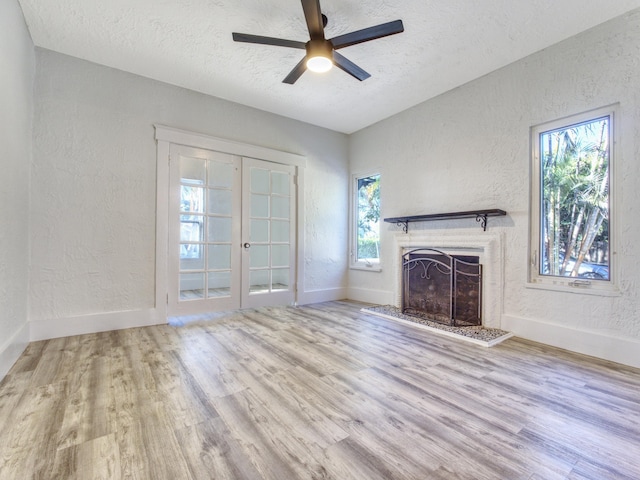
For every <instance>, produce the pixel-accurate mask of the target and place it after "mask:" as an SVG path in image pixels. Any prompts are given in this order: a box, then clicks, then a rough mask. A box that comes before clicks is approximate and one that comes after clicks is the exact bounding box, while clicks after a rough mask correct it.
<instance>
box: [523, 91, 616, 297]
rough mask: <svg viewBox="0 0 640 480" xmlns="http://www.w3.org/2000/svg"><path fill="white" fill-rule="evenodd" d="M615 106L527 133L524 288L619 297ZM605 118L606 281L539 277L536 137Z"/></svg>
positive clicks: (539, 180)
mask: <svg viewBox="0 0 640 480" xmlns="http://www.w3.org/2000/svg"><path fill="white" fill-rule="evenodd" d="M617 107H618V105H617V104H615V105H609V106H606V107H601V108H597V109H594V110H588V111H585V112H582V113H578V114H575V115H570V116H567V117H563V118H559V119H556V120H552V121H549V122H544V123H541V124H538V125H535V126H532V127H531V129H530V142H531V159H530V195H529V249H528V253H529V261H528V278H527V287H529V288H539V289H544V290H554V291H562V292H571V293H580V294H588V295H589V294H590V295H601V296H615V295H619V294H620V290H619V287H618V280H617V271H618V269H617V265H616V258H617V255H616V252H617V248H616V245H617V241H618V231H617V226H618V221H617V211H618V208H617V205H616V194H615V192H616V188H617V183H618V182H617V178H616V171H617V168H616V164H617V162H618V161H619V160H618V158H617V156H618V155H617V148H616V146H617V144H618V131H619V128H618V126H617V121H618V118H617V109H618V108H617ZM603 117H609V279H608V280H595V279H594V280H590V279H582V278H576V277H560V276H552V275H543V274H541V273H540V268H539V262H540V258H541V254H540V245H541V241H542V239H541V228H542V227H541V219H542V204H541V197H542V177H541V174H542V171H541V162H540V136H541V135H542V134H544V133H546V132H550V131H553V130H559V129H562V128H569V127H571V126H573V125H577V124H580V123H588V122H589V121H592V120H597V119H599V118H603Z"/></svg>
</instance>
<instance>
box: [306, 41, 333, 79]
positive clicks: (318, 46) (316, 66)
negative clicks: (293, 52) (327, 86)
mask: <svg viewBox="0 0 640 480" xmlns="http://www.w3.org/2000/svg"><path fill="white" fill-rule="evenodd" d="M306 48H307V68H308V69H309V70H311V71H312V72H316V73H324V72H328V71H329V70H331V67H333V54H332V52H333V45H331V43H330V42H328V41H327V40H311V41H309V42H307V45H306Z"/></svg>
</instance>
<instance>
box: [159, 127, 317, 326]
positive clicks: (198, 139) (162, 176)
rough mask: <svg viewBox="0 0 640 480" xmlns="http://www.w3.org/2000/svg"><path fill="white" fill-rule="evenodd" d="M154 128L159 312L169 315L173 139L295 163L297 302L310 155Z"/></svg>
mask: <svg viewBox="0 0 640 480" xmlns="http://www.w3.org/2000/svg"><path fill="white" fill-rule="evenodd" d="M154 128H155V140H156V143H157V150H156V154H157V158H156V160H157V170H156V279H155V280H156V281H155V287H156V294H155V303H156V308H157V309H158V314H159V316H164V318H167V295H168V291H167V288H168V284H169V281H168V280H169V278H168V262H167V258H168V257H167V256H168V254H169V250H168V243H169V153H170V145H171V144H172V143H174V144H178V145H185V146H187V147H194V148H203V149H207V150H214V151H218V152H222V153H229V154H231V155H238V156H242V157H249V158H256V159H259V160H268V161H270V162H274V163H281V164H284V165H291V166H293V167H295V177H296V185H295V187H296V189H297V191H296V198H297V208H296V215H297V218H296V249H297V252H296V279H295V286H296V287H295V302H296V303H298V302H299V300H300V295H301V291H302V287H303V281H304V261H303V259H304V171H305V167H306V164H307V159H306V158H305V157H303V156H301V155H297V154H295V153H289V152H284V151H280V150H275V149H272V148H267V147H261V146H259V145H251V144H248V143H241V142H236V141H233V140H227V139H223V138H218V137H213V136H210V135H205V134H202V133H196V132H190V131H187V130H180V129H177V128H173V127H167V126H164V125H154Z"/></svg>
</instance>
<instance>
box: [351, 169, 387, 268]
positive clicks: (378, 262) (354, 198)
mask: <svg viewBox="0 0 640 480" xmlns="http://www.w3.org/2000/svg"><path fill="white" fill-rule="evenodd" d="M373 176H378V177H380V185H381V186H382V174H381V173H380V170H370V171H367V172H364V173H353V174H352V175H351V186H350V193H349V199H350V209H349V211H350V215H349V268H351V269H353V270H365V271H369V272H380V271H382V258H381V257H382V248H381V247H382V239H381V236H382V235H381V233H382V232H380V236H379V238H378V241H379V252H380V257H379V258H378V259H375V260H370V261H367V260H358V259H357V251H358V181H359V180H360V179H362V178H368V177H373ZM379 222H380V224H382V216H381V218H380V219H379Z"/></svg>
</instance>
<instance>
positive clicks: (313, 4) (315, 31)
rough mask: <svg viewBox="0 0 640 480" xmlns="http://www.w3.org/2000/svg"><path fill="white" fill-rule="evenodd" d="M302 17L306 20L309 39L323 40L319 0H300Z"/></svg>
mask: <svg viewBox="0 0 640 480" xmlns="http://www.w3.org/2000/svg"><path fill="white" fill-rule="evenodd" d="M302 9H303V10H304V18H305V20H306V21H307V28H308V29H309V35H310V37H311V40H324V25H323V23H322V12H321V11H320V1H319V0H302Z"/></svg>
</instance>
